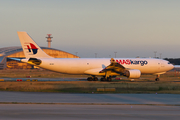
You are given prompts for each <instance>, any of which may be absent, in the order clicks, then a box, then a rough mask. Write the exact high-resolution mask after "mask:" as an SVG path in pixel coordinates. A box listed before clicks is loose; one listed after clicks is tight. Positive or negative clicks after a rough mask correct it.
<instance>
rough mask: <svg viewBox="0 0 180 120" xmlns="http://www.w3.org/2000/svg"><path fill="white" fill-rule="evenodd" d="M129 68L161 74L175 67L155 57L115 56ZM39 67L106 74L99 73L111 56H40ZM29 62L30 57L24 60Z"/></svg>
mask: <svg viewBox="0 0 180 120" xmlns="http://www.w3.org/2000/svg"><path fill="white" fill-rule="evenodd" d="M114 59H115V60H116V61H117V62H119V63H120V64H121V65H123V66H124V67H125V68H127V69H138V70H140V71H141V74H161V73H164V72H166V71H169V70H171V69H173V68H174V66H173V65H172V64H170V63H169V62H168V61H166V60H162V59H154V58H114ZM40 60H41V61H42V63H41V64H40V65H39V67H42V68H45V69H48V70H52V71H56V72H60V73H67V74H90V75H104V73H103V74H101V73H99V71H101V70H102V69H103V68H105V67H106V66H108V65H109V64H110V58H42V59H41V58H40ZM22 61H23V62H27V61H28V59H24V60H22ZM114 75H116V74H114Z"/></svg>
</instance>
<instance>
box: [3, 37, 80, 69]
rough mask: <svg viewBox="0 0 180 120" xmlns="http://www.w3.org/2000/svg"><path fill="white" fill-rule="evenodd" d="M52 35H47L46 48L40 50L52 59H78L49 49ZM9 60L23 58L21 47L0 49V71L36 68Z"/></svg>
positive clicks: (63, 52)
mask: <svg viewBox="0 0 180 120" xmlns="http://www.w3.org/2000/svg"><path fill="white" fill-rule="evenodd" d="M51 35H52V34H47V36H48V37H46V38H47V43H48V47H41V49H42V50H43V51H44V52H45V53H46V54H48V55H49V56H51V57H54V58H79V57H78V56H76V55H73V54H71V53H68V52H65V51H62V50H58V49H53V48H51V42H52V40H51V39H52V38H53V37H52V36H51ZM10 58H25V55H24V52H23V49H22V47H5V48H0V70H3V69H6V68H7V69H33V68H37V67H36V66H33V65H30V64H27V63H23V62H18V61H16V60H12V59H10Z"/></svg>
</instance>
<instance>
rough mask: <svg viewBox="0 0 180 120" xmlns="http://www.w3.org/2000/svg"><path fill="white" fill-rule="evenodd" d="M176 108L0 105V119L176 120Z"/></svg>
mask: <svg viewBox="0 0 180 120" xmlns="http://www.w3.org/2000/svg"><path fill="white" fill-rule="evenodd" d="M179 112H180V107H179V106H153V105H152V106H150V105H49V104H48V105H39V104H36V105H35V104H31V105H27V104H23V105H22V104H12V105H9V104H5V105H4V104H1V105H0V119H2V120H32V119H33V120H121V119H122V120H145V119H146V120H152V119H153V120H165V119H173V120H179V117H180V114H179Z"/></svg>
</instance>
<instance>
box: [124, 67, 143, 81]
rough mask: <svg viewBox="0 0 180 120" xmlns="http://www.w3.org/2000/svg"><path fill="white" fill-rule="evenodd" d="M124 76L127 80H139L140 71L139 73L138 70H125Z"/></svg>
mask: <svg viewBox="0 0 180 120" xmlns="http://www.w3.org/2000/svg"><path fill="white" fill-rule="evenodd" d="M124 76H126V77H128V78H132V79H135V78H140V76H141V71H140V70H137V69H132V70H126V71H125V72H124Z"/></svg>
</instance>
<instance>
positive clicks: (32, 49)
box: [25, 43, 38, 55]
mask: <svg viewBox="0 0 180 120" xmlns="http://www.w3.org/2000/svg"><path fill="white" fill-rule="evenodd" d="M25 46H26V47H27V48H26V49H28V52H30V53H31V52H32V53H33V55H35V54H37V52H38V48H37V47H36V46H35V45H34V44H32V43H29V44H27V45H25Z"/></svg>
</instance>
